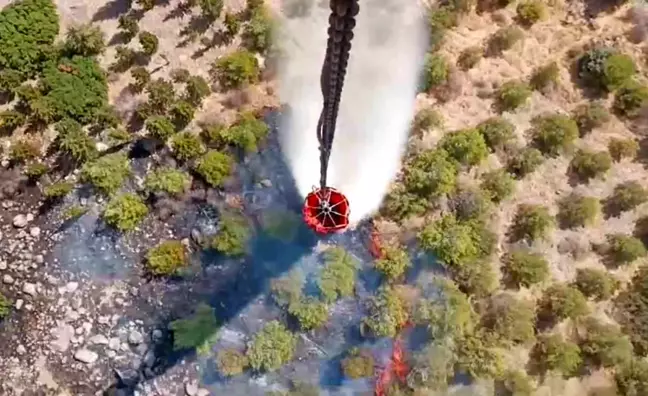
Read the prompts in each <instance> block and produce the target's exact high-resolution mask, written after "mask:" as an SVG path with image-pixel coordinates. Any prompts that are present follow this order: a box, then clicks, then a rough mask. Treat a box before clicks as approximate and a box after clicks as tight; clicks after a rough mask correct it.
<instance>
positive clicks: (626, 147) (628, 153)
mask: <svg viewBox="0 0 648 396" xmlns="http://www.w3.org/2000/svg"><path fill="white" fill-rule="evenodd" d="M608 150H609V151H610V155H611V156H612V159H613V160H614V161H616V162H619V161H621V160H622V159H624V158H629V159H634V158H635V157H636V156H637V152H638V151H639V143H637V141H636V140H634V139H618V138H612V139H610V141H609V142H608Z"/></svg>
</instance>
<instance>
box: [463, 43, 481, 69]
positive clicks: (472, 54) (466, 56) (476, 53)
mask: <svg viewBox="0 0 648 396" xmlns="http://www.w3.org/2000/svg"><path fill="white" fill-rule="evenodd" d="M483 57H484V49H483V48H482V47H478V46H473V47H468V48H466V49H465V50H463V51H461V54H459V58H457V65H458V66H459V67H460V68H461V69H462V70H470V69H472V68H473V67H475V66H477V63H479V61H480V60H481V59H482V58H483Z"/></svg>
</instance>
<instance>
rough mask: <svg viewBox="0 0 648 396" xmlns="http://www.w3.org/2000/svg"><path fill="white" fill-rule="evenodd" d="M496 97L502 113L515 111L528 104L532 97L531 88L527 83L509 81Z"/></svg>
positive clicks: (503, 85)
mask: <svg viewBox="0 0 648 396" xmlns="http://www.w3.org/2000/svg"><path fill="white" fill-rule="evenodd" d="M495 96H496V97H495V99H496V102H497V106H498V108H499V109H500V110H501V111H513V110H515V109H517V108H518V107H520V106H522V105H524V104H525V103H526V101H527V100H528V99H529V97H530V96H531V88H530V87H529V85H528V84H527V83H525V82H521V81H507V82H505V83H504V84H502V86H501V87H499V89H498V90H497V93H496V95H495Z"/></svg>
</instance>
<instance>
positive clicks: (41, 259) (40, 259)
mask: <svg viewBox="0 0 648 396" xmlns="http://www.w3.org/2000/svg"><path fill="white" fill-rule="evenodd" d="M34 261H35V262H36V264H43V263H44V262H45V257H43V255H42V254H37V255H36V256H34Z"/></svg>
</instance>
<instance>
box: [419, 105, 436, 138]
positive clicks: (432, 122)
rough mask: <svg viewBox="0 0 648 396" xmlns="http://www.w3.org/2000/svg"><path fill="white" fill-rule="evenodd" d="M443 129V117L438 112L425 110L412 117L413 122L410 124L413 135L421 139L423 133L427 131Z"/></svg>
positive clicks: (429, 109)
mask: <svg viewBox="0 0 648 396" xmlns="http://www.w3.org/2000/svg"><path fill="white" fill-rule="evenodd" d="M442 127H443V117H442V116H441V114H439V112H438V111H436V110H434V109H431V108H425V109H422V110H420V111H419V112H418V113H416V116H414V121H413V122H412V130H413V132H414V135H415V136H417V137H422V135H423V132H424V131H426V130H428V129H433V128H442Z"/></svg>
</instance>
